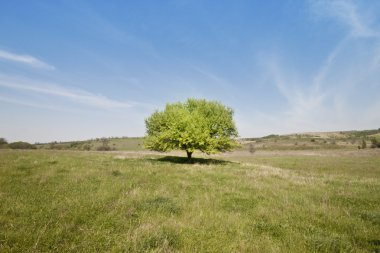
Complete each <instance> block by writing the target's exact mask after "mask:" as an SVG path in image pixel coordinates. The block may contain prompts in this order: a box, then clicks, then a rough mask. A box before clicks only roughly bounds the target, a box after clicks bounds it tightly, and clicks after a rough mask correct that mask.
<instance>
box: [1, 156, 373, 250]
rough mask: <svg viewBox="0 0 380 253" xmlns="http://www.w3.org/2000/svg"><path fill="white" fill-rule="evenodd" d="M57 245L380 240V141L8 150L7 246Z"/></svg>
mask: <svg viewBox="0 0 380 253" xmlns="http://www.w3.org/2000/svg"><path fill="white" fill-rule="evenodd" d="M195 155H196V156H197V154H195ZM47 251H55V252H104V251H107V252H120V251H125V252H147V251H148V252H380V153H379V152H378V150H360V151H355V152H353V151H352V150H350V151H326V152H322V153H321V152H314V153H313V152H309V153H302V152H296V151H294V152H273V153H270V152H267V153H265V152H264V153H260V152H256V153H255V154H254V155H250V154H249V153H248V152H246V153H244V152H240V153H239V152H237V153H236V154H229V155H226V156H220V157H213V159H209V158H198V159H195V160H194V163H192V164H189V163H187V162H186V160H185V159H184V158H181V157H174V156H160V155H152V154H144V153H141V154H137V155H136V154H135V155H133V156H132V155H131V154H129V153H128V152H126V153H122V152H108V153H106V152H103V153H102V152H83V151H51V150H31V151H15V150H0V252H47Z"/></svg>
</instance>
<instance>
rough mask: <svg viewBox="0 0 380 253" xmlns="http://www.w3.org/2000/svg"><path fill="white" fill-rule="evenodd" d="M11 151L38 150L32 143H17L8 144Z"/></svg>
mask: <svg viewBox="0 0 380 253" xmlns="http://www.w3.org/2000/svg"><path fill="white" fill-rule="evenodd" d="M8 146H9V147H10V148H11V149H36V147H35V146H34V145H32V144H30V143H27V142H23V141H17V142H12V143H10V144H8Z"/></svg>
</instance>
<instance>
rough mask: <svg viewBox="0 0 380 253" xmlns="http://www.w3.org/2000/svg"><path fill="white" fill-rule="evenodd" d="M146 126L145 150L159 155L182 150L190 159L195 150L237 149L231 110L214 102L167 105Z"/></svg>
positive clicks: (203, 100)
mask: <svg viewBox="0 0 380 253" xmlns="http://www.w3.org/2000/svg"><path fill="white" fill-rule="evenodd" d="M145 124H146V130H147V136H146V138H145V147H146V148H148V149H151V150H156V151H161V152H167V151H171V150H175V149H179V150H184V151H186V153H187V156H188V158H189V159H190V158H191V155H192V153H193V152H194V151H195V150H200V151H202V152H204V153H207V154H212V153H217V152H225V151H230V150H232V149H233V148H235V147H237V146H238V143H237V141H236V137H237V136H238V132H237V129H236V127H235V123H234V121H233V110H232V109H231V108H229V107H226V106H224V105H223V104H221V103H219V102H216V101H207V100H205V99H188V100H187V101H186V102H184V103H181V102H179V103H174V104H167V105H166V107H165V109H164V110H163V111H156V112H154V113H153V114H152V115H151V116H150V117H149V118H148V119H146V120H145Z"/></svg>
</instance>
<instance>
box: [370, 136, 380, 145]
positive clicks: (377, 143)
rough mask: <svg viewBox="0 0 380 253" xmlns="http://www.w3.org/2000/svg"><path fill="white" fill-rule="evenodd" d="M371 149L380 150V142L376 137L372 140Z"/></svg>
mask: <svg viewBox="0 0 380 253" xmlns="http://www.w3.org/2000/svg"><path fill="white" fill-rule="evenodd" d="M371 148H380V142H379V141H378V140H377V139H376V137H373V138H371Z"/></svg>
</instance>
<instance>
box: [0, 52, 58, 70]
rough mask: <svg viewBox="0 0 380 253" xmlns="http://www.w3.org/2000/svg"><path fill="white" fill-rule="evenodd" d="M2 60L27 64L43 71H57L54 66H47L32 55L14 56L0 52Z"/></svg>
mask: <svg viewBox="0 0 380 253" xmlns="http://www.w3.org/2000/svg"><path fill="white" fill-rule="evenodd" d="M0 59H3V60H7V61H12V62H17V63H22V64H26V65H28V66H31V67H35V68H42V69H48V70H54V69H55V67H54V66H52V65H50V64H47V63H46V62H43V61H41V60H39V59H37V58H35V57H33V56H31V55H21V54H14V53H11V52H7V51H4V50H0Z"/></svg>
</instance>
